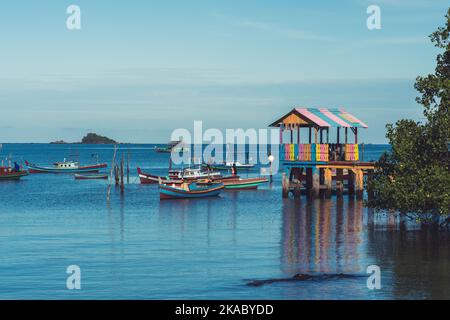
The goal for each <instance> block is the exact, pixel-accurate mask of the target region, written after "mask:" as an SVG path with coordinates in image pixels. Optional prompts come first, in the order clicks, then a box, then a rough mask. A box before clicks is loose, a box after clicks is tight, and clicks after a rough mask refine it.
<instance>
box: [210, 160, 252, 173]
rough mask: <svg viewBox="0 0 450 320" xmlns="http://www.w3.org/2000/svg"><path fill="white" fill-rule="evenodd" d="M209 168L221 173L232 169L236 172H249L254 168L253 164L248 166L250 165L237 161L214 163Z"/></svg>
mask: <svg viewBox="0 0 450 320" xmlns="http://www.w3.org/2000/svg"><path fill="white" fill-rule="evenodd" d="M210 166H211V168H213V169H215V170H221V171H228V170H232V169H233V167H235V168H236V170H240V171H242V170H250V169H252V168H254V167H255V165H254V164H250V163H241V162H239V161H236V162H225V163H215V164H211V165H210Z"/></svg>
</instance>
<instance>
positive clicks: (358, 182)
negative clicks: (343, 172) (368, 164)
mask: <svg viewBox="0 0 450 320" xmlns="http://www.w3.org/2000/svg"><path fill="white" fill-rule="evenodd" d="M355 189H356V198H357V199H362V198H363V193H364V173H363V171H362V169H356V173H355Z"/></svg>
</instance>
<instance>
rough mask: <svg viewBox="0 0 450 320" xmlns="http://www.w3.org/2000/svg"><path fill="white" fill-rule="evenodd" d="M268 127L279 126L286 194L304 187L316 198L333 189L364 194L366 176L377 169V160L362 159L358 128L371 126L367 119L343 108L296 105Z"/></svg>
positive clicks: (298, 194)
mask: <svg viewBox="0 0 450 320" xmlns="http://www.w3.org/2000/svg"><path fill="white" fill-rule="evenodd" d="M269 126H270V127H279V128H280V146H281V150H280V160H281V163H282V165H283V170H284V172H283V196H284V197H287V196H288V194H289V192H293V194H294V196H300V194H301V192H302V190H306V192H307V194H308V195H310V196H313V197H318V196H320V195H321V194H324V195H326V196H329V195H331V194H332V192H333V191H335V192H336V193H337V194H338V195H342V194H343V193H344V192H347V193H348V194H349V195H354V194H356V195H357V196H358V197H362V193H363V187H364V175H367V174H371V172H372V171H373V169H374V163H372V162H364V161H363V153H364V148H363V145H361V144H359V141H358V130H359V129H360V128H367V127H368V126H367V125H366V124H365V123H364V122H362V121H361V120H359V119H358V118H356V117H355V116H354V115H352V114H350V113H349V112H347V111H346V110H344V109H343V108H305V107H297V108H294V109H292V110H291V111H290V112H288V113H287V114H285V115H284V116H282V117H281V118H279V119H278V120H276V121H275V122H273V123H272V124H270V125H269ZM305 130H306V132H305ZM286 131H288V133H289V136H290V139H289V141H288V142H285V141H283V140H284V139H283V137H284V136H285V135H286V134H285V133H286ZM333 131H334V132H335V136H334V137H335V138H334V139H333V137H331V136H332V135H333ZM333 182H334V183H333Z"/></svg>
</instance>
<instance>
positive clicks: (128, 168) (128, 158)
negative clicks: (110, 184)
mask: <svg viewBox="0 0 450 320" xmlns="http://www.w3.org/2000/svg"><path fill="white" fill-rule="evenodd" d="M127 184H130V151H128V154H127Z"/></svg>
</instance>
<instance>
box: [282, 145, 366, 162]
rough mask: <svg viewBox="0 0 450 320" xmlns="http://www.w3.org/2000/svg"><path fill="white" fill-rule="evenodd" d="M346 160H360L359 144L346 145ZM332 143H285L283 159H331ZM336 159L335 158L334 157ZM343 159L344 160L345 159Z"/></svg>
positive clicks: (322, 160)
mask: <svg viewBox="0 0 450 320" xmlns="http://www.w3.org/2000/svg"><path fill="white" fill-rule="evenodd" d="M344 146H345V147H344V151H345V152H344V159H345V161H358V160H359V148H358V145H357V144H345V145H344ZM330 152H331V151H330V145H329V144H326V143H323V144H319V143H313V144H284V145H282V146H281V153H282V157H281V158H282V160H285V161H317V162H328V161H330ZM333 159H335V158H333ZM344 159H342V160H344Z"/></svg>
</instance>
